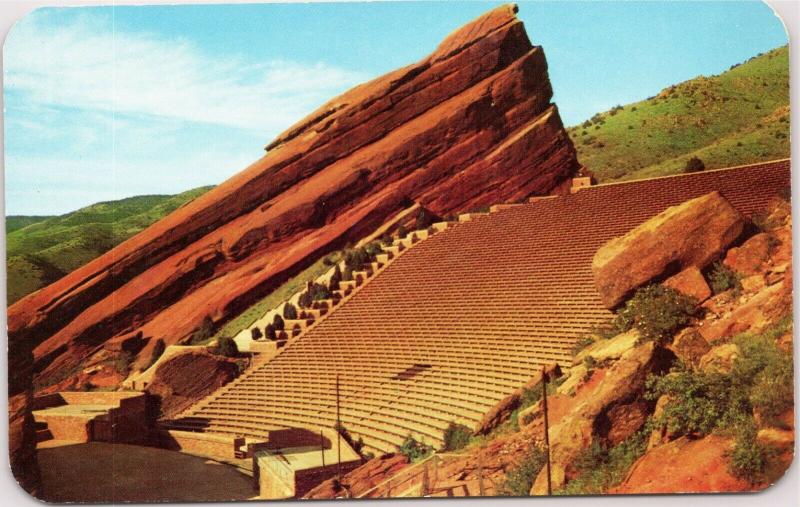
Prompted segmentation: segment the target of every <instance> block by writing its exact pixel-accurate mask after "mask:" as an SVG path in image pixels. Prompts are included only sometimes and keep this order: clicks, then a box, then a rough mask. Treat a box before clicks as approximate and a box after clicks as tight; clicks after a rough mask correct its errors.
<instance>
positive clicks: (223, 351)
mask: <svg viewBox="0 0 800 507" xmlns="http://www.w3.org/2000/svg"><path fill="white" fill-rule="evenodd" d="M217 353H218V354H219V355H221V356H225V357H236V356H238V355H239V347H237V346H236V342H235V341H233V338H231V337H230V336H220V337H219V338H218V339H217Z"/></svg>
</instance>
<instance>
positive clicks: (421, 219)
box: [414, 209, 433, 230]
mask: <svg viewBox="0 0 800 507" xmlns="http://www.w3.org/2000/svg"><path fill="white" fill-rule="evenodd" d="M432 223H433V218H432V217H431V215H430V214H429V213H426V212H425V210H424V209H421V210H419V213H418V214H417V220H416V223H415V226H414V228H415V229H418V230H423V229H427V228H428V227H430V225H431V224H432Z"/></svg>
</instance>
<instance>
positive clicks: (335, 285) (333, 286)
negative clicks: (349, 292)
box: [328, 264, 342, 291]
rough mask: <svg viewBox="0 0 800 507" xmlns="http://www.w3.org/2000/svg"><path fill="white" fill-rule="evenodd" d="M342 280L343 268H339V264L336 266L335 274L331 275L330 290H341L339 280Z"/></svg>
mask: <svg viewBox="0 0 800 507" xmlns="http://www.w3.org/2000/svg"><path fill="white" fill-rule="evenodd" d="M341 281H342V270H341V268H339V265H338V264H337V265H336V267H335V268H334V269H333V274H332V275H331V279H330V280H329V281H328V290H331V291H334V290H339V282H341Z"/></svg>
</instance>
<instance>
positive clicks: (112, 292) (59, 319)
mask: <svg viewBox="0 0 800 507" xmlns="http://www.w3.org/2000/svg"><path fill="white" fill-rule="evenodd" d="M515 13H516V6H513V5H511V6H510V5H506V6H502V7H498V8H496V9H494V10H492V11H490V12H489V13H487V14H485V15H483V16H481V17H479V18H478V19H476V20H475V21H473V22H471V23H469V24H467V25H466V26H464V27H462V28H461V29H459V30H457V31H455V32H454V33H452V34H451V35H450V36H448V37H447V38H446V39H445V40H444V41H443V42H442V43H441V44H440V46H439V47H438V48H437V49H436V50H435V51H434V52H433V53H432V54H431V55H430V56H428V57H427V58H425V59H423V60H422V61H420V62H418V63H415V64H412V65H409V66H407V67H404V68H401V69H398V70H396V71H394V72H391V73H389V74H387V75H385V76H382V77H380V78H377V79H375V80H373V81H370V82H368V83H365V84H362V85H360V86H357V87H355V88H353V89H352V90H350V91H348V92H346V93H344V94H342V95H341V96H339V97H336V98H334V99H333V100H331V101H330V102H328V103H327V104H325V105H323V106H322V107H320V108H319V109H318V110H317V111H315V112H314V113H312V114H311V115H309V116H308V117H307V118H305V119H303V120H302V121H300V122H298V123H297V124H296V125H294V126H292V127H291V128H289V129H288V130H287V131H286V132H284V133H283V134H281V135H279V136H278V137H277V138H276V139H275V140H274V141H272V142H271V143H269V145H268V146H267V150H268V151H267V154H266V155H265V156H264V157H263V158H261V159H259V160H257V161H256V162H254V163H253V164H252V165H250V166H249V167H248V168H246V169H245V170H243V171H242V172H240V173H238V174H236V175H235V176H233V177H232V178H230V179H229V180H227V181H225V182H224V183H222V184H220V185H219V186H217V187H215V188H214V189H213V190H211V191H209V192H208V193H206V194H204V195H202V196H201V197H199V198H197V199H196V200H194V201H192V202H190V203H189V204H187V205H185V206H183V207H182V208H180V209H178V210H176V211H175V212H174V213H172V214H171V215H169V216H168V217H166V218H164V219H163V220H161V221H159V222H157V223H156V224H154V225H152V226H151V227H149V228H148V229H146V230H145V231H143V232H142V233H140V234H138V235H136V236H134V237H133V238H131V239H129V240H127V241H125V242H124V243H122V244H121V245H119V246H117V247H116V248H114V249H113V250H111V251H110V252H108V253H106V254H105V255H103V256H101V257H99V258H97V259H95V260H93V261H92V262H90V263H89V264H87V265H85V266H83V267H81V268H79V269H77V270H75V271H74V272H72V273H70V274H69V275H67V276H65V277H64V278H62V279H61V280H59V281H58V282H56V283H54V284H52V285H50V286H48V287H45V288H43V289H41V290H39V291H38V292H36V293H33V294H31V295H29V296H27V297H26V298H24V299H22V300H20V301H19V302H17V303H16V304H15V305H13V306H12V307H11V308H10V309H9V312H8V326H9V334H10V336H11V337H12V338H13V339H15V340H22V341H25V342H27V343H31V344H32V345H35V346H36V348H35V351H34V353H35V359H36V368H37V371H38V377H39V379H40V381H41V382H42V383H45V384H46V383H52V382H55V381H56V380H57V375H58V372H63V371H68V370H71V369H74V368H76V367H78V366H80V365H84V366H85V365H86V364H87V361H88V363H89V364H91V361H90V360H87V358H90V357H91V356H92V355H93V354H95V353H96V352H97V351H98V350H99V348H100V347H102V346H103V344H104V343H106V342H108V341H109V340H125V339H126V338H128V337H130V336H132V335H136V334H137V333H142V334H141V336H142V337H143V340H144V341H145V345H144V347H143V348H142V349H141V350H140V351H138V352H137V354H138V355H139V357H142V358H147V357H149V355H150V353H151V350H152V347H153V346H154V344H155V342H156V341H157V340H158V339H163V340H164V342H165V343H166V344H167V345H170V344H174V343H177V342H179V341H180V340H182V339H184V338H186V337H187V336H189V335H190V334H191V333H192V332H193V331H194V330H195V329H197V328H198V327H199V326H200V324H201V322H202V321H203V319H204V317H206V316H209V317H210V318H211V319H212V320H213V322H214V323H215V325H216V326H218V325H219V324H220V323H221V322H223V321H225V320H227V319H229V318H230V317H232V316H234V315H236V314H237V313H238V312H240V311H242V310H243V309H244V308H246V307H248V306H249V305H250V304H252V303H253V302H255V301H257V300H258V299H260V298H262V297H264V296H265V295H266V294H268V293H270V292H271V291H272V290H273V289H274V288H275V287H276V286H278V285H279V284H280V283H282V282H283V281H284V280H285V279H286V278H287V277H288V276H290V275H293V274H295V273H297V272H299V271H300V270H301V269H303V268H304V267H306V266H308V265H309V264H310V263H312V262H313V261H314V260H316V259H318V258H319V257H320V256H322V255H324V254H326V253H327V252H330V251H332V250H334V249H338V248H341V247H343V246H344V245H345V244H347V243H348V242H353V241H355V240H357V239H359V238H361V237H363V236H365V235H366V234H368V233H369V232H371V231H373V230H375V229H376V228H378V227H379V226H380V225H381V224H382V223H384V222H385V221H386V220H387V219H388V218H389V217H391V216H394V215H395V214H397V213H398V212H399V211H400V210H402V209H404V207H406V206H408V205H410V204H411V203H414V202H416V203H419V204H420V205H422V206H424V207H425V208H426V209H428V210H430V211H431V212H432V213H434V214H436V215H440V216H441V215H446V214H449V213H453V212H459V211H465V210H469V209H471V208H476V207H481V206H485V205H489V204H494V203H498V202H508V201H518V200H521V199H524V198H527V197H528V196H532V195H545V194H549V193H551V192H555V191H559V189H563V188H564V183H565V182H567V181H568V180H569V179H570V178H571V177H572V176H573V175H574V174H575V173H576V171H577V170H578V163H577V161H576V158H575V151H574V148H573V146H572V144H571V142H570V140H569V138H568V136H567V134H566V132H565V131H564V129H563V126H562V123H561V119H560V117H559V114H558V111H557V109H556V106H555V105H554V104H553V103H552V102H551V98H552V94H553V92H552V89H551V85H550V81H549V79H548V75H547V63H546V60H545V56H544V52H543V51H542V49H541V48H540V47H534V46H532V45H531V43H530V41H529V40H528V36H527V34H526V32H525V28H524V27H523V24H522V22H521V21H520V20H519V19H517V17H516V15H515ZM567 186H568V185H567Z"/></svg>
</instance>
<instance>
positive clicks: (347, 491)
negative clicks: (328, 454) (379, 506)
mask: <svg viewBox="0 0 800 507" xmlns="http://www.w3.org/2000/svg"><path fill="white" fill-rule="evenodd" d="M406 466H408V458H406V457H405V456H403V455H402V454H386V455H384V456H381V457H379V458H374V459H371V460H369V461H367V462H366V463H364V464H363V465H361V466H360V467H358V468H356V469H355V470H353V471H352V472H348V473H347V474H345V475H343V476H342V480H341V482H340V484H339V485H338V487H337V484H336V479H328V480H326V481H324V482H322V483H320V484H319V485H318V486H316V487H315V488H314V489H312V490H311V491H309V492H308V493H306V494H305V495H304V496H303V498H305V499H311V500H328V499H333V498H353V497H357V496H359V495H361V494H363V493H365V492H366V491H368V490H369V489H371V488H372V487H374V486H376V485H377V484H379V483H381V482H383V481H384V480H386V479H388V478H389V477H391V476H393V475H394V474H396V473H397V472H399V471H400V470H402V469H403V468H405V467H406Z"/></svg>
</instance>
